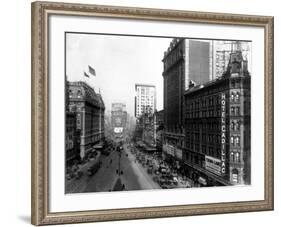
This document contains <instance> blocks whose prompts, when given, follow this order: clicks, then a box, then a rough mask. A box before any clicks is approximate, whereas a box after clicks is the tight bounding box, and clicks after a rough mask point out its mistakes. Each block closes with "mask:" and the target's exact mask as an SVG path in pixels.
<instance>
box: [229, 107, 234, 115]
mask: <svg viewBox="0 0 281 227" xmlns="http://www.w3.org/2000/svg"><path fill="white" fill-rule="evenodd" d="M230 111H231V115H235V108H234V107H233V106H232V107H231V110H230Z"/></svg>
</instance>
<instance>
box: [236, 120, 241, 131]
mask: <svg viewBox="0 0 281 227" xmlns="http://www.w3.org/2000/svg"><path fill="white" fill-rule="evenodd" d="M235 128H236V130H240V122H239V121H238V122H236V124H235Z"/></svg>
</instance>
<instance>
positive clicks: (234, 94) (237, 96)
mask: <svg viewBox="0 0 281 227" xmlns="http://www.w3.org/2000/svg"><path fill="white" fill-rule="evenodd" d="M230 100H231V101H232V102H239V101H240V93H239V92H231V95H230Z"/></svg>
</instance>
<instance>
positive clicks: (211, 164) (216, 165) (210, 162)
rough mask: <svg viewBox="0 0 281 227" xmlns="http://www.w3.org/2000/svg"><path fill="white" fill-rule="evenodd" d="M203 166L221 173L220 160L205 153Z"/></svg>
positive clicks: (215, 172) (213, 171)
mask: <svg viewBox="0 0 281 227" xmlns="http://www.w3.org/2000/svg"><path fill="white" fill-rule="evenodd" d="M205 168H206V170H208V171H210V172H212V173H214V174H217V175H219V176H220V175H221V160H220V159H217V158H213V157H210V156H207V155H206V156H205Z"/></svg>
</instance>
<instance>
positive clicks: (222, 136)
mask: <svg viewBox="0 0 281 227" xmlns="http://www.w3.org/2000/svg"><path fill="white" fill-rule="evenodd" d="M225 99H226V97H225V94H224V93H222V94H221V163H220V164H221V169H220V171H221V175H224V174H225V142H226V141H225V139H226V134H225V133H226V126H225V109H226V103H225Z"/></svg>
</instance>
